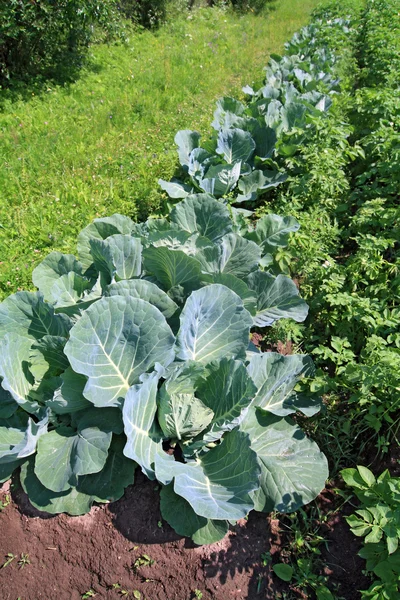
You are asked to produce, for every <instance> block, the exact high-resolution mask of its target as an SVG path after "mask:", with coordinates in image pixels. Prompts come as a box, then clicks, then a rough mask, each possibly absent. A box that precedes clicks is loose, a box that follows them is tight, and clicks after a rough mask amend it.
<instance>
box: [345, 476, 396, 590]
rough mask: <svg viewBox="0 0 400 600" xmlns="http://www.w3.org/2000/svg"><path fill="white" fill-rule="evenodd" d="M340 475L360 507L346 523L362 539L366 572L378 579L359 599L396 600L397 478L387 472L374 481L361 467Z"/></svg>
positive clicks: (362, 555) (373, 477) (362, 554)
mask: <svg viewBox="0 0 400 600" xmlns="http://www.w3.org/2000/svg"><path fill="white" fill-rule="evenodd" d="M342 476H343V479H344V480H345V482H346V484H347V485H348V486H349V487H351V488H353V491H354V493H355V495H356V496H357V498H358V500H359V501H360V506H361V508H358V509H357V510H356V511H355V513H354V514H353V515H351V516H350V517H347V519H346V520H347V522H348V524H349V525H350V527H351V531H352V532H353V533H354V535H356V536H359V537H364V538H365V539H364V546H363V548H362V549H361V550H360V552H359V556H361V557H362V558H364V559H365V560H366V561H367V562H366V570H367V572H368V573H369V574H372V573H373V574H374V575H375V576H376V577H377V578H378V581H375V582H374V583H373V584H372V585H371V587H370V588H369V590H366V591H362V592H361V597H362V598H370V599H372V600H395V599H396V598H398V596H399V592H400V549H399V540H400V512H399V505H400V478H399V477H391V476H390V473H389V471H388V470H387V469H386V470H385V471H384V472H383V473H382V474H381V475H379V477H378V478H377V479H376V478H375V476H374V474H373V473H372V472H371V471H370V470H369V469H367V468H366V467H361V466H358V467H357V469H344V470H343V471H342Z"/></svg>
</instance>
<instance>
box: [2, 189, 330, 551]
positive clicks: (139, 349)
mask: <svg viewBox="0 0 400 600" xmlns="http://www.w3.org/2000/svg"><path fill="white" fill-rule="evenodd" d="M295 229H296V222H295V220H294V219H291V218H290V217H285V218H283V217H278V216H277V215H266V216H265V217H263V219H261V220H260V221H259V222H258V223H257V226H256V227H255V228H254V227H251V226H250V225H248V226H247V228H246V227H245V226H244V225H243V224H241V226H240V228H239V226H238V225H235V223H234V221H233V220H232V219H231V217H230V214H229V210H228V208H227V207H226V206H224V205H223V204H221V203H220V202H217V201H216V200H214V199H213V198H211V197H209V196H207V195H200V196H196V195H193V196H189V197H188V198H186V199H185V200H184V201H182V202H180V203H179V204H177V205H176V206H175V207H174V209H173V210H172V212H171V214H170V218H169V219H168V220H167V219H149V220H148V221H147V222H146V223H143V224H135V223H133V222H132V221H131V220H130V219H129V218H128V217H124V216H122V215H113V216H111V217H107V218H102V219H96V220H95V221H94V222H93V223H92V224H90V225H89V226H88V227H86V228H85V229H84V230H83V231H82V232H81V233H80V235H79V237H78V255H79V258H76V257H75V256H73V255H69V254H61V253H59V252H52V253H50V254H49V255H48V256H47V257H46V258H45V259H44V261H43V262H42V263H41V264H40V265H39V266H37V267H36V269H35V270H34V272H33V282H34V284H35V285H36V286H37V288H38V291H37V292H17V293H16V294H13V295H11V296H10V297H8V298H7V299H6V300H5V301H4V302H3V303H2V304H0V378H1V387H0V481H5V480H7V479H8V478H9V477H10V476H11V475H12V473H13V472H14V471H15V470H16V469H17V468H18V467H20V479H21V484H22V487H23V489H24V490H25V492H26V493H27V495H28V497H29V499H30V502H31V503H32V504H33V505H34V506H35V507H36V508H38V509H39V510H42V511H46V512H48V513H52V514H54V513H59V512H66V513H69V514H70V515H79V514H84V513H86V512H87V511H89V510H90V507H91V506H92V504H93V502H109V501H114V500H117V499H118V498H120V497H121V496H122V495H123V493H124V489H125V487H126V486H128V485H130V484H132V483H133V481H134V473H135V469H136V468H137V467H139V468H140V469H141V470H142V471H143V473H145V474H146V475H147V477H149V478H150V479H152V480H157V481H158V482H159V483H160V485H161V512H162V516H163V518H164V519H165V520H166V521H167V522H168V523H169V524H170V525H171V526H172V527H173V528H174V529H175V530H176V531H177V532H178V533H179V534H182V535H185V536H190V537H192V539H193V540H194V541H195V542H196V543H198V544H205V543H211V542H213V541H216V540H218V539H221V538H222V537H223V536H224V535H225V533H226V532H227V530H228V526H229V524H230V523H234V522H236V521H237V520H238V519H241V518H243V517H245V516H246V515H247V514H248V513H249V511H250V510H252V509H256V510H259V511H271V510H280V511H293V510H296V509H297V508H298V507H299V506H301V505H303V504H305V503H307V502H309V501H310V500H312V499H313V498H314V497H315V496H316V495H317V494H318V493H319V492H320V490H321V489H322V488H323V486H324V483H325V479H326V477H327V463H326V459H325V457H324V455H323V454H322V453H321V452H320V450H319V449H318V447H317V446H316V444H315V443H314V442H312V441H311V440H310V439H308V438H307V437H306V435H305V434H304V432H303V431H302V430H301V428H300V427H299V426H298V425H297V424H296V422H295V421H293V420H292V418H291V416H290V415H292V414H294V413H296V412H297V411H300V412H302V413H303V414H304V415H306V416H312V415H314V414H315V413H316V412H318V410H319V409H320V401H319V399H318V398H315V397H313V396H310V395H309V394H307V393H306V392H305V391H304V390H305V387H304V386H303V385H301V381H300V380H301V379H302V378H303V377H311V376H312V375H313V372H314V368H313V364H312V361H311V359H310V358H309V357H308V356H304V355H292V356H281V355H279V354H277V353H274V352H267V353H263V352H259V351H258V350H257V348H256V347H255V346H254V345H253V344H251V342H250V332H251V330H252V329H253V328H254V327H265V326H268V325H271V324H273V323H274V322H275V321H276V320H277V319H280V318H292V319H294V320H296V321H303V320H304V319H305V317H306V315H307V305H306V304H305V302H304V301H303V300H302V299H301V298H300V296H299V293H298V290H297V288H296V286H295V284H294V283H293V282H292V281H291V279H289V278H288V277H285V276H284V275H278V276H274V275H272V274H271V273H269V272H268V271H267V270H265V269H266V267H265V265H266V264H268V258H267V257H268V254H269V253H273V252H274V249H276V248H277V247H279V246H284V245H285V244H286V243H287V238H288V235H289V233H290V231H293V230H295ZM266 259H267V260H266Z"/></svg>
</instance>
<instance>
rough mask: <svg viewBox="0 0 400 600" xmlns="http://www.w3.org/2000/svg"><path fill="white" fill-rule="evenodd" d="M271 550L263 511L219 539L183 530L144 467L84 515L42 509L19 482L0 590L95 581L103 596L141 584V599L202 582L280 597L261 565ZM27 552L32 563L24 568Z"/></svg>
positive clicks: (12, 595)
mask: <svg viewBox="0 0 400 600" xmlns="http://www.w3.org/2000/svg"><path fill="white" fill-rule="evenodd" d="M4 491H5V488H4V487H3V492H4ZM0 495H2V496H3V498H4V493H3V494H1V492H0ZM0 499H1V497H0ZM272 535H273V534H272ZM267 551H270V552H272V553H274V551H276V548H274V547H271V528H270V522H269V519H268V518H266V516H265V515H261V514H255V513H253V514H252V515H251V516H250V518H249V519H248V521H247V522H246V521H243V523H240V524H238V525H237V526H236V527H234V528H233V529H232V531H231V532H230V533H229V534H228V536H226V538H225V539H224V540H222V541H221V542H218V543H216V544H213V545H212V546H208V547H196V546H194V545H193V544H192V543H191V542H190V540H186V539H184V538H181V537H179V536H177V534H176V533H175V532H174V531H173V530H172V529H171V528H170V527H169V526H168V525H167V524H166V523H164V522H161V515H160V513H159V504H158V491H157V486H156V485H155V483H154V482H150V481H148V480H146V479H145V478H144V476H142V475H141V474H138V476H137V482H136V484H135V486H134V487H131V488H128V490H127V491H126V494H125V497H124V498H122V499H121V500H119V501H118V502H115V503H113V504H111V505H109V506H98V507H94V508H92V510H91V512H90V513H89V514H88V515H85V516H82V517H68V516H67V515H57V516H50V515H45V516H43V513H39V512H38V511H36V510H35V509H34V508H32V506H31V505H30V504H29V501H28V500H27V498H26V496H25V494H24V493H23V491H22V490H21V489H18V490H16V491H13V492H12V502H11V504H10V505H8V506H7V507H6V508H5V509H3V510H2V511H1V512H0V565H1V564H4V562H5V561H6V558H5V557H6V555H7V554H8V553H12V554H13V555H14V556H15V557H16V558H15V559H14V560H13V561H12V562H11V563H10V564H9V565H8V566H7V567H5V568H2V569H0V590H1V591H0V597H1V600H17V599H18V598H21V600H41V599H46V600H53V599H54V600H81V598H82V595H84V594H85V593H86V592H88V591H89V590H90V589H92V590H94V592H96V594H97V595H96V596H95V597H96V598H97V599H98V600H102V599H106V600H116V599H118V598H122V597H127V598H130V599H133V598H135V596H134V595H133V591H135V590H136V591H139V592H140V594H141V596H140V597H141V600H191V599H194V598H196V595H195V590H199V591H200V592H202V594H203V600H211V599H212V600H229V599H230V598H232V599H236V600H242V599H243V600H245V599H246V600H252V599H254V600H256V599H257V600H258V599H260V598H264V599H265V598H268V599H273V598H275V597H276V595H275V591H274V588H273V583H272V576H271V573H270V571H269V569H268V568H266V567H263V566H262V565H261V554H262V553H264V552H267ZM22 554H28V555H29V560H30V564H26V565H25V566H23V567H22V568H21V566H20V565H18V560H20V558H21V555H22ZM144 555H146V556H147V557H148V558H149V559H151V560H150V562H151V564H145V563H148V562H149V561H148V560H147V559H146V558H145V557H144ZM152 561H154V562H152ZM116 584H119V585H120V586H121V587H120V588H117V587H113V585H114V586H115V585H116ZM123 589H124V590H127V591H129V592H130V594H129V595H128V596H123V595H122V593H121V590H123ZM136 595H137V596H138V594H136ZM138 597H139V596H138Z"/></svg>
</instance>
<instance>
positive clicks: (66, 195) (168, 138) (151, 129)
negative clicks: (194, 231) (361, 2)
mask: <svg viewBox="0 0 400 600" xmlns="http://www.w3.org/2000/svg"><path fill="white" fill-rule="evenodd" d="M317 4H318V0H277V1H276V2H274V3H271V5H270V10H269V11H268V12H267V13H265V14H264V15H262V16H261V15H260V16H255V15H253V14H248V15H245V16H242V17H240V16H238V15H234V14H231V13H229V12H224V11H221V10H218V9H203V10H199V11H197V12H194V13H193V14H191V15H190V17H189V18H187V15H183V16H182V17H180V18H179V19H178V20H176V19H175V20H174V21H172V22H170V23H169V24H167V25H166V26H164V27H163V28H162V29H160V31H158V32H157V33H150V32H144V33H142V34H135V35H132V37H131V39H130V41H129V43H128V44H127V45H113V46H108V45H98V46H93V47H92V49H91V57H90V66H88V67H87V68H85V70H84V71H83V72H82V73H81V77H80V79H79V80H78V81H77V82H76V83H74V84H71V85H70V86H67V87H64V88H61V87H53V86H50V87H49V88H48V89H47V91H45V92H43V94H41V95H40V96H36V95H34V94H32V97H31V98H30V99H29V100H28V101H26V100H20V101H18V102H13V103H11V102H3V112H2V113H0V296H1V297H4V296H6V295H8V294H9V293H11V292H14V291H16V290H17V289H20V288H24V289H26V288H28V287H31V286H32V284H31V283H30V281H31V271H32V268H33V267H34V265H35V264H36V263H37V262H38V261H39V260H41V259H42V258H43V257H44V256H45V255H46V254H47V253H48V252H49V251H50V250H55V249H57V250H61V251H64V252H74V251H75V242H76V236H77V233H78V232H79V231H80V230H81V229H82V228H83V227H84V226H85V225H86V224H87V223H89V222H90V221H91V220H93V219H94V218H95V217H99V216H105V215H107V214H112V213H114V212H121V213H124V214H128V215H130V216H133V217H134V218H136V219H142V218H144V217H145V216H146V215H148V214H149V213H151V212H155V211H157V210H158V209H159V207H160V203H161V201H162V195H161V192H160V189H159V187H158V184H157V180H158V178H159V177H162V178H164V179H168V178H169V177H170V176H171V175H172V173H173V171H174V168H175V165H176V153H175V146H174V142H173V138H174V135H175V133H176V132H177V131H178V130H179V129H184V128H188V129H197V130H198V131H200V132H203V134H207V132H208V131H209V128H210V122H211V120H212V113H213V110H214V103H215V100H216V99H217V98H218V97H220V96H222V95H227V94H228V95H235V96H240V94H241V88H242V86H243V85H246V84H253V82H254V83H255V85H259V84H260V83H261V81H262V77H263V72H262V69H263V67H264V65H265V64H266V62H267V58H268V55H269V53H270V52H280V51H281V50H282V49H283V44H284V42H285V41H287V40H288V39H289V38H290V37H291V35H292V33H293V32H294V31H296V30H297V29H299V28H300V27H301V26H302V25H304V24H305V23H306V22H307V20H308V17H309V14H310V12H311V10H312V9H313V8H314V7H315V6H316V5H317Z"/></svg>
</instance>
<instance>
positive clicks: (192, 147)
mask: <svg viewBox="0 0 400 600" xmlns="http://www.w3.org/2000/svg"><path fill="white" fill-rule="evenodd" d="M333 25H334V27H336V28H342V29H343V30H345V31H348V27H349V23H348V21H346V20H343V19H336V20H335V22H334V24H333ZM321 28H323V21H322V20H319V21H316V22H315V23H313V24H312V25H310V26H308V27H306V28H303V29H302V30H301V31H300V32H299V33H298V34H296V35H295V36H294V38H293V39H292V41H291V42H290V44H287V45H286V50H287V53H288V54H287V55H285V56H283V57H281V56H278V55H273V57H271V59H270V61H269V63H268V66H267V68H266V72H267V73H266V84H265V86H263V87H262V88H260V89H259V90H258V91H254V90H253V89H252V88H251V87H250V86H246V87H245V88H243V91H244V92H245V93H246V94H247V95H248V97H249V98H250V101H249V102H248V103H247V104H244V103H243V102H240V101H239V100H236V99H234V98H229V97H225V98H221V99H220V100H218V102H217V108H216V111H215V112H214V120H213V122H212V127H213V128H214V130H215V132H214V133H213V134H212V135H211V136H210V138H209V139H208V140H207V141H206V142H205V143H204V144H203V145H202V146H201V145H200V135H199V134H198V133H197V132H196V131H191V130H182V131H179V132H178V133H177V135H176V136H175V143H176V144H177V146H178V155H179V161H180V165H181V168H182V169H181V178H180V179H179V178H174V179H173V180H171V181H169V182H168V181H164V180H162V179H160V180H159V184H160V185H161V187H162V189H163V190H164V191H166V192H167V193H168V195H169V196H170V198H173V199H176V198H184V197H185V196H187V195H188V194H191V193H194V192H206V193H209V194H212V195H213V196H214V197H215V198H220V199H222V200H225V201H226V200H229V201H230V202H233V203H242V202H254V201H255V200H257V198H258V197H259V196H261V195H265V193H266V192H267V191H268V190H272V189H274V188H276V187H277V186H278V185H279V184H280V183H282V182H284V181H285V180H286V178H287V173H286V172H285V170H282V169H281V168H280V166H279V163H277V162H276V159H277V157H279V156H284V157H288V156H292V155H293V154H295V153H296V152H297V150H298V148H299V147H300V145H301V143H302V138H303V135H304V130H305V129H306V127H307V126H308V123H309V121H308V117H309V116H310V115H318V114H320V113H321V111H322V112H323V111H326V110H327V109H328V108H329V107H330V106H331V103H332V101H331V98H330V96H329V94H330V93H332V92H333V91H334V90H336V89H337V86H338V80H337V78H335V77H334V75H333V67H334V62H335V60H334V55H333V54H332V53H330V52H329V51H328V50H327V48H326V46H325V45H322V44H321V42H320V41H318V33H319V30H320V29H321Z"/></svg>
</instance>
